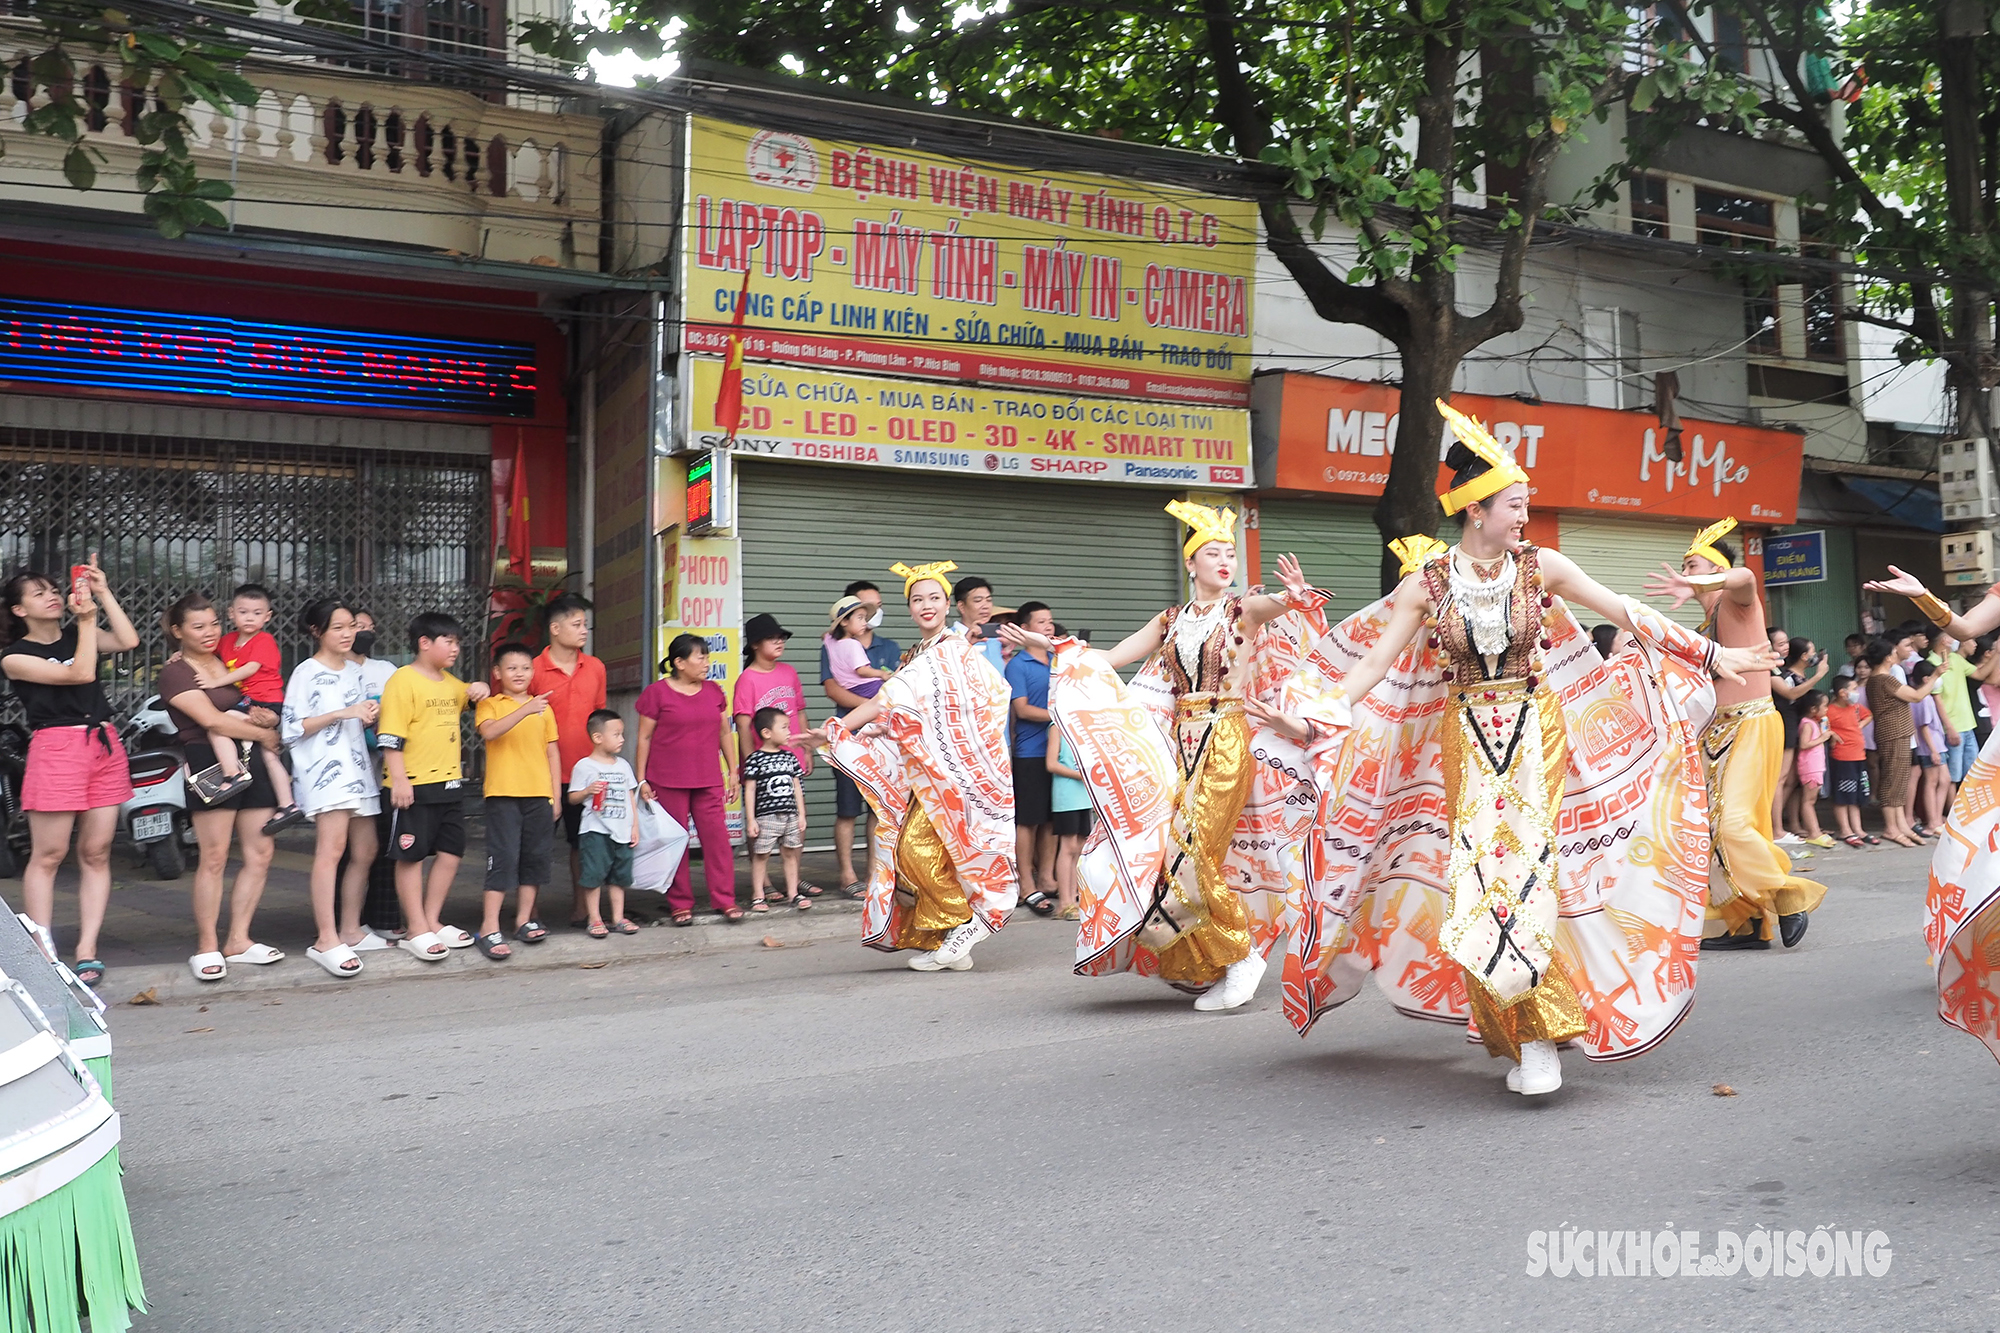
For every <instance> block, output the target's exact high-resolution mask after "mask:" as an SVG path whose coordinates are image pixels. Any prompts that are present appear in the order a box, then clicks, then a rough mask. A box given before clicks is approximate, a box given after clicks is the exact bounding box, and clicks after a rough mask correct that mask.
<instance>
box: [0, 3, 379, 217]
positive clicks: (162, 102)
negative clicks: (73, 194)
mask: <svg viewBox="0 0 2000 1333" xmlns="http://www.w3.org/2000/svg"><path fill="white" fill-rule="evenodd" d="M219 7H220V8H221V9H222V10H223V11H224V12H221V13H217V14H215V15H213V16H212V17H211V16H201V17H197V18H193V19H176V20H174V21H172V22H167V21H164V20H160V19H157V18H153V17H150V16H139V17H135V16H134V15H132V14H128V13H126V12H125V11H123V10H118V9H106V8H104V7H102V6H101V5H93V4H89V3H87V2H85V0H36V3H35V4H34V5H33V6H31V7H30V9H29V12H30V14H32V15H33V17H34V18H35V19H36V20H37V21H38V22H39V23H40V24H41V27H42V31H43V32H44V34H45V35H46V37H47V39H48V41H49V43H50V44H49V46H48V48H47V49H46V50H44V51H42V52H41V53H40V54H38V55H37V56H35V57H34V59H33V60H32V61H31V62H30V64H29V71H30V73H31V75H32V76H33V79H34V82H35V84H36V86H37V89H38V91H39V93H40V97H39V104H38V105H35V106H34V107H33V108H32V110H30V111H29V113H28V116H27V118H26V120H25V121H24V123H23V124H22V129H24V130H25V131H27V132H28V133H30V134H42V135H47V136H48V137H49V138H52V139H57V140H60V141H61V142H63V143H65V144H67V145H69V147H68V149H67V151H65V152H64V154H63V176H64V178H65V179H67V180H68V181H69V183H70V185H71V186H73V187H74V188H76V189H78V190H89V189H91V188H93V187H94V186H96V184H97V169H98V167H99V166H101V165H103V164H105V162H106V161H107V159H106V157H105V155H104V153H103V152H102V151H100V150H99V149H98V148H97V147H95V146H94V145H93V144H91V143H90V142H89V141H88V140H86V139H85V138H84V126H85V124H86V123H87V114H88V108H87V107H86V106H85V104H84V101H83V97H82V80H81V78H80V75H79V69H78V65H79V60H78V56H79V55H82V57H83V60H82V63H83V64H84V65H85V66H88V65H89V64H92V63H102V64H104V65H106V66H107V70H108V71H112V70H115V73H113V75H112V81H113V84H114V85H115V86H125V87H130V88H134V89H138V90H140V91H142V92H145V93H146V94H148V95H147V96H146V97H145V98H144V101H143V103H142V109H141V110H140V112H139V115H138V118H137V124H136V125H135V126H134V131H133V132H134V136H135V137H136V138H137V139H138V141H139V143H140V145H141V151H140V156H139V165H138V168H137V170H136V171H135V172H134V173H133V175H134V180H135V183H136V184H137V185H138V187H139V189H140V190H141V191H143V192H144V194H145V202H144V204H143V207H144V209H145V212H146V216H147V217H148V218H150V219H152V221H153V225H154V226H156V227H158V228H159V230H160V234H161V235H163V236H166V237H169V238H171V239H178V238H179V237H181V236H184V235H186V234H187V233H188V232H189V231H190V230H192V229H193V228H195V227H201V226H213V227H220V226H222V225H224V223H225V219H224V218H223V216H222V214H221V213H220V212H219V211H217V209H216V207H215V205H216V204H217V203H219V202H221V201H224V200H227V199H228V198H230V196H231V194H232V193H233V191H232V189H231V187H230V185H229V182H227V181H221V180H207V179H203V177H202V176H201V173H200V172H199V171H198V170H197V169H196V167H195V162H194V155H193V151H192V149H191V147H190V142H191V140H192V138H193V135H194V122H193V120H192V118H191V114H190V113H191V112H192V111H193V110H194V108H195V107H196V106H198V105H207V106H210V107H213V108H214V109H215V110H217V111H219V112H222V113H223V114H225V115H228V114H232V113H233V112H234V110H235V108H237V107H247V106H251V105H254V104H255V103H256V101H257V91H256V89H254V88H252V87H251V86H250V84H249V83H248V82H247V81H245V80H244V78H243V77H242V75H241V74H239V73H238V72H237V71H236V69H235V66H236V65H237V62H239V61H241V60H242V59H243V57H244V56H245V55H247V54H248V50H247V48H246V47H245V46H243V45H242V44H241V43H239V42H238V41H236V40H235V39H234V38H233V37H232V36H231V35H230V33H229V31H228V28H227V18H228V13H227V11H229V10H235V11H237V12H240V13H248V12H250V11H251V9H252V8H253V4H252V3H251V0H219ZM300 11H301V13H302V15H303V16H305V17H308V18H317V19H322V20H326V19H344V18H347V17H349V16H350V15H351V11H350V10H349V8H348V6H347V5H346V3H345V0H306V3H305V4H303V5H301V6H300ZM0 151H4V144H0Z"/></svg>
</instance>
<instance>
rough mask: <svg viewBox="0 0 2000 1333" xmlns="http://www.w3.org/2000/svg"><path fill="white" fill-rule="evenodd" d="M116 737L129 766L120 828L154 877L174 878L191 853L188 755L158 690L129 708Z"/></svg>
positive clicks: (193, 849) (191, 827)
mask: <svg viewBox="0 0 2000 1333" xmlns="http://www.w3.org/2000/svg"><path fill="white" fill-rule="evenodd" d="M118 738H119V740H121V741H123V742H124V744H125V756H126V762H127V763H128V764H129V765H130V766H131V770H132V797H131V799H130V800H128V801H126V802H125V804H123V805H122V806H120V807H119V808H118V828H119V831H120V832H121V833H123V834H124V835H125V836H126V837H127V838H129V839H131V841H132V843H133V845H134V846H135V847H137V848H138V850H139V855H140V857H141V859H143V860H144V861H145V863H146V867H147V869H149V870H151V871H152V872H153V878H154V879H179V878H180V876H181V871H182V869H183V868H184V866H185V862H186V860H187V858H188V857H190V856H193V855H195V835H194V821H193V820H191V819H189V818H188V795H187V791H188V788H187V776H188V773H187V758H186V756H185V755H183V754H182V753H181V748H180V738H179V734H178V733H177V732H176V731H175V729H174V724H173V721H172V720H171V719H170V718H169V717H168V716H167V710H166V707H165V705H163V704H162V703H161V702H160V697H159V696H158V695H154V696H152V697H151V698H149V699H147V700H146V702H145V703H143V704H141V705H139V707H138V708H137V709H136V710H134V711H133V713H132V717H131V719H130V720H129V721H128V722H126V724H125V728H124V730H123V731H121V732H120V733H119V737H118Z"/></svg>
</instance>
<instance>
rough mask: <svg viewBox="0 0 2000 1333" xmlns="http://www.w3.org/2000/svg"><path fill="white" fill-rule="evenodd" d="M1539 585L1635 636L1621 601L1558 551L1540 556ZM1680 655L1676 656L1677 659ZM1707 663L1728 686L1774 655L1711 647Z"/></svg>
mask: <svg viewBox="0 0 2000 1333" xmlns="http://www.w3.org/2000/svg"><path fill="white" fill-rule="evenodd" d="M1541 561H1542V584H1543V586H1544V587H1546V588H1547V589H1548V590H1549V591H1550V592H1551V593H1554V594H1555V595H1556V596H1557V597H1560V598H1562V599H1563V600H1564V601H1565V602H1569V603H1571V604H1572V605H1575V606H1581V607H1587V608H1588V609H1590V610H1591V611H1593V612H1595V613H1596V614H1598V615H1600V616H1602V617H1604V618H1605V619H1606V620H1608V621H1610V622H1611V623H1612V624H1614V625H1616V626H1618V628H1620V629H1629V630H1631V631H1632V632H1633V633H1635V634H1636V633H1638V632H1639V631H1638V627H1637V626H1635V625H1634V624H1633V623H1632V617H1631V615H1630V613H1628V612H1627V610H1626V608H1625V599H1624V598H1622V597H1620V596H1619V595H1618V594H1617V593H1615V592H1613V591H1611V589H1609V588H1607V587H1605V586H1604V585H1603V584H1602V583H1599V582H1598V581H1597V580H1596V579H1594V578H1592V577H1590V575H1588V574H1586V573H1584V572H1583V570H1582V569H1580V568H1578V566H1577V563H1576V561H1574V560H1572V559H1570V558H1569V557H1568V556H1566V555H1564V554H1563V553H1562V552H1560V551H1549V550H1544V551H1543V552H1542V553H1541ZM1679 655H1680V654H1678V653H1677V654H1676V656H1679ZM1704 657H1705V658H1708V659H1710V660H1708V661H1705V662H1702V663H1697V664H1696V665H1705V666H1708V667H1709V668H1710V669H1712V670H1713V671H1714V672H1715V674H1716V675H1718V676H1720V677H1722V678H1723V679H1724V680H1726V681H1729V682H1731V683H1732V684H1738V685H1740V684H1742V683H1743V676H1744V674H1745V673H1746V672H1758V671H1768V670H1770V669H1771V668H1772V667H1775V666H1777V665H1778V664H1779V663H1778V655H1777V654H1776V653H1774V652H1772V651H1771V647H1770V645H1769V644H1766V645H1764V646H1763V647H1761V648H1729V647H1724V646H1722V645H1713V646H1712V648H1710V649H1705V650H1704Z"/></svg>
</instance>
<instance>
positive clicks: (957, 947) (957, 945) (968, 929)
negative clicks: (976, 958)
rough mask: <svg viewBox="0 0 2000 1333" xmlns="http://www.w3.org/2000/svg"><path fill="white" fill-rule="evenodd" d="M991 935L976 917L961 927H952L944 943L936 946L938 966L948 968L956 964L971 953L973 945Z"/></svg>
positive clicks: (984, 924) (983, 923)
mask: <svg viewBox="0 0 2000 1333" xmlns="http://www.w3.org/2000/svg"><path fill="white" fill-rule="evenodd" d="M992 933H993V932H991V931H989V930H988V929H986V923H985V922H984V921H981V920H980V919H979V918H978V917H974V918H972V920H970V921H968V922H966V923H965V924H964V925H962V926H954V927H952V931H951V933H950V934H949V935H946V936H945V937H944V943H943V944H940V945H938V950H937V960H938V966H940V967H948V966H950V965H951V964H953V963H956V962H958V961H959V960H960V959H962V958H964V957H965V956H966V955H967V954H970V953H971V952H972V946H973V945H975V944H977V943H979V941H981V940H983V939H985V938H986V937H987V936H988V935H990V934H992Z"/></svg>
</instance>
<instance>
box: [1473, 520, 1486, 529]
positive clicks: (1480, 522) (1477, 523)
mask: <svg viewBox="0 0 2000 1333" xmlns="http://www.w3.org/2000/svg"><path fill="white" fill-rule="evenodd" d="M1472 526H1473V527H1475V528H1483V527H1485V526H1486V520H1485V519H1483V518H1475V519H1473V520H1472Z"/></svg>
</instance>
